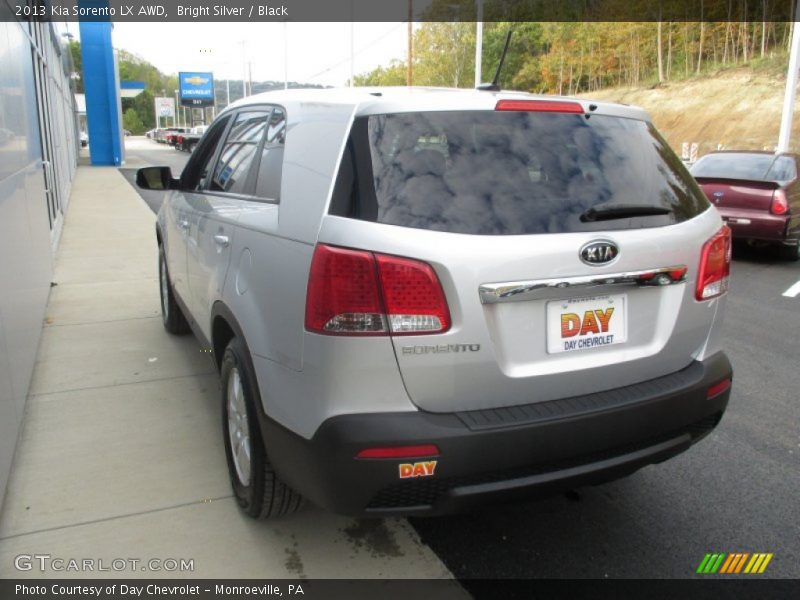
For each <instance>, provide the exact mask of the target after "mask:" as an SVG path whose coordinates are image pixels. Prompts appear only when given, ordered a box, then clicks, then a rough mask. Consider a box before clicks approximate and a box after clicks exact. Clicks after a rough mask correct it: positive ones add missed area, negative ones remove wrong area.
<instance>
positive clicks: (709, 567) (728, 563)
mask: <svg viewBox="0 0 800 600" xmlns="http://www.w3.org/2000/svg"><path fill="white" fill-rule="evenodd" d="M773 556H774V555H773V554H772V553H771V552H770V553H767V552H756V553H753V554H750V553H749V552H731V553H729V554H726V553H725V552H715V553H708V554H706V555H705V556H704V557H703V560H702V561H701V562H700V565H699V566H698V567H697V571H696V572H697V573H701V574H704V575H706V574H711V575H713V574H715V573H719V574H720V575H722V574H727V575H731V574H739V573H742V569H744V573H747V574H756V573H763V572H764V571H765V570H766V568H767V565H768V564H769V562H770V561H771V560H772V557H773ZM748 559H749V560H748ZM745 565H747V566H746V567H745Z"/></svg>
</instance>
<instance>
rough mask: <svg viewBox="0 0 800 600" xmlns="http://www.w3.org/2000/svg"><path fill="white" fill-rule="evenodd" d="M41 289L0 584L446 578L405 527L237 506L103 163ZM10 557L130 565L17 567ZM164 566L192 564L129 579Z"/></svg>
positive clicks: (150, 265)
mask: <svg viewBox="0 0 800 600" xmlns="http://www.w3.org/2000/svg"><path fill="white" fill-rule="evenodd" d="M55 282H56V283H57V285H56V286H55V287H53V288H52V291H51V295H50V301H49V305H48V310H47V319H46V323H45V326H44V330H43V333H42V339H41V344H40V347H39V354H38V359H37V364H36V367H35V370H34V374H33V380H32V383H31V387H30V395H29V398H28V403H27V412H26V415H25V419H24V430H23V433H22V435H21V437H20V441H19V444H18V447H17V452H16V457H15V462H14V466H13V470H12V475H11V480H10V482H9V487H8V493H7V496H6V500H5V504H4V507H3V511H2V514H0V578H12V577H26V576H30V577H43V576H44V577H48V576H49V577H64V576H73V577H86V576H89V577H94V576H124V577H137V576H139V577H165V576H166V577H170V576H174V577H185V576H193V577H209V578H211V577H226V578H240V577H242V578H245V577H247V578H250V577H258V578H279V577H288V578H297V577H309V578H318V577H352V578H368V577H416V578H431V577H436V578H438V577H445V578H449V577H451V575H450V573H449V572H448V571H447V569H446V568H445V567H444V565H443V564H442V563H441V562H440V561H439V559H438V558H437V557H436V556H435V555H434V554H433V552H432V551H431V550H430V549H429V548H428V547H427V546H424V545H423V544H421V543H420V541H419V539H418V538H417V536H416V533H415V532H414V531H413V529H412V528H411V527H410V526H409V525H408V523H407V522H406V521H405V520H403V519H381V520H379V519H374V520H363V521H359V520H354V519H348V518H343V517H337V516H334V515H331V514H329V513H326V512H324V511H321V510H319V509H316V508H314V507H308V508H306V509H305V510H303V511H301V512H300V513H299V514H297V515H294V516H292V517H289V518H285V519H281V520H278V521H274V522H255V521H252V520H250V519H248V518H246V517H244V516H243V515H242V514H241V513H240V512H239V510H238V508H237V506H236V504H235V501H234V500H233V497H232V495H231V492H230V486H229V482H228V475H227V469H226V465H225V455H224V450H223V445H222V435H221V425H220V407H219V403H220V400H219V384H218V378H217V374H216V372H215V370H214V367H213V364H212V362H211V360H210V358H209V355H208V354H204V353H201V351H200V347H199V345H198V343H197V342H196V341H195V339H194V338H193V337H192V336H182V337H175V336H171V335H169V334H167V333H166V332H165V331H164V329H163V327H162V325H161V320H160V310H159V297H158V285H157V252H156V244H155V234H154V215H153V214H152V212H151V211H150V210H149V209H148V207H147V206H146V205H145V204H144V202H143V201H142V200H141V199H140V198H139V197H138V195H137V194H136V192H135V191H134V190H133V189H132V188H131V187H130V185H129V184H128V183H127V182H126V181H125V179H124V178H123V177H122V175H120V173H119V172H118V171H117V170H116V169H113V168H98V167H81V168H79V172H78V175H77V178H76V180H75V184H74V187H73V191H72V199H71V202H70V205H69V214H68V215H67V218H66V222H65V227H64V232H63V237H62V240H61V246H60V249H59V251H58V255H57V263H56V268H55ZM20 554H28V555H32V554H47V555H50V556H51V557H53V558H62V559H65V560H69V559H78V560H79V561H81V560H83V559H94V560H95V561H97V560H99V559H102V560H103V561H104V564H105V565H106V566H109V565H110V564H111V561H112V560H113V559H118V558H122V559H130V558H134V559H138V560H140V561H142V562H141V563H140V564H139V566H138V567H137V570H136V571H134V572H131V571H130V570H127V569H126V570H124V571H121V572H119V573H115V572H113V571H112V572H106V573H91V572H89V573H82V572H75V571H70V572H63V571H53V570H46V571H44V572H41V571H40V570H39V568H38V566H34V568H33V569H32V570H30V571H18V570H17V569H16V568H15V566H14V562H15V557H16V556H18V555H20ZM167 558H174V559H187V560H193V562H194V571H193V572H191V573H186V572H184V573H180V572H165V571H158V572H151V571H142V570H141V569H142V567H141V565H142V564H146V562H147V561H148V560H150V559H167ZM454 589H455V588H454Z"/></svg>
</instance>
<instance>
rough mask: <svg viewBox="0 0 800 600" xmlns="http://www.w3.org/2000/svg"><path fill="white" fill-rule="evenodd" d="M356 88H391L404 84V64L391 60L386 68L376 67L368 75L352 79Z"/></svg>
mask: <svg viewBox="0 0 800 600" xmlns="http://www.w3.org/2000/svg"><path fill="white" fill-rule="evenodd" d="M353 81H354V82H355V85H356V86H359V87H362V86H392V85H405V84H406V63H404V62H403V61H400V60H396V59H395V60H393V61H392V62H390V63H389V65H388V66H386V67H378V68H376V69H373V70H372V71H370V72H369V73H364V74H363V75H356V76H355V77H354V78H353Z"/></svg>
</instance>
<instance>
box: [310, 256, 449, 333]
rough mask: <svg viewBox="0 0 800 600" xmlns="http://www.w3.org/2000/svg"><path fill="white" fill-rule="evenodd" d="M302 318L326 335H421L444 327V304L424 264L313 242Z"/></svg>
mask: <svg viewBox="0 0 800 600" xmlns="http://www.w3.org/2000/svg"><path fill="white" fill-rule="evenodd" d="M305 321H306V329H307V330H308V331H313V332H315V333H323V334H327V335H388V334H390V333H391V334H393V335H421V334H426V333H442V332H444V331H447V330H448V329H449V328H450V310H449V309H448V307H447V300H446V299H445V297H444V292H443V291H442V286H441V284H440V283H439V279H438V278H437V277H436V273H435V272H434V270H433V269H432V268H431V266H430V265H428V264H426V263H424V262H421V261H418V260H412V259H409V258H401V257H398V256H389V255H385V254H375V253H372V252H366V251H363V250H349V249H346V248H336V247H333V246H326V245H324V244H318V245H317V247H316V248H315V250H314V257H313V258H312V260H311V272H310V274H309V279H308V291H307V295H306V319H305Z"/></svg>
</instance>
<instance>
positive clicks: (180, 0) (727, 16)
mask: <svg viewBox="0 0 800 600" xmlns="http://www.w3.org/2000/svg"><path fill="white" fill-rule="evenodd" d="M0 2H1V3H4V4H6V5H7V7H8V8H10V17H11V18H14V19H20V20H36V21H78V20H83V21H109V20H110V21H112V22H142V23H160V22H173V23H179V22H180V23H192V22H198V23H201V22H232V23H248V22H282V21H289V22H311V21H324V22H351V21H355V22H376V21H392V22H402V21H408V19H409V12H410V13H411V20H413V21H416V22H424V21H441V22H459V21H463V22H472V21H475V20H476V18H477V12H476V11H477V8H476V1H475V0H410V1H409V0H0ZM793 11H794V0H770V1H769V2H766V3H765V2H761V1H759V0H749V1H748V2H744V1H741V0H735V1H731V0H636V1H632V0H483V19H482V20H483V21H485V22H528V21H539V22H547V21H562V22H563V21H588V22H608V21H626V22H630V21H639V22H645V21H664V22H683V21H689V22H695V21H709V22H717V21H733V22H737V21H738V22H743V21H746V22H761V21H769V22H786V21H791V20H792V19H793ZM0 20H9V16H8V11H7V10H0Z"/></svg>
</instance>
